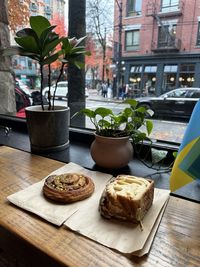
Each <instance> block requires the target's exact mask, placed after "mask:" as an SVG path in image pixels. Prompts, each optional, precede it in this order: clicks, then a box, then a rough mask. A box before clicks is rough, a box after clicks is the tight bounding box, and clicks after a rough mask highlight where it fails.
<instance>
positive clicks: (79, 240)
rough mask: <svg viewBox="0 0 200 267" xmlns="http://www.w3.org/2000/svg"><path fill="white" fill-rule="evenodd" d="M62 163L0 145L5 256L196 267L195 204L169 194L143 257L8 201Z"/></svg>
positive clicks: (111, 266) (199, 228) (198, 218)
mask: <svg viewBox="0 0 200 267" xmlns="http://www.w3.org/2000/svg"><path fill="white" fill-rule="evenodd" d="M63 165H64V163H61V162H58V161H55V160H51V159H47V158H45V157H40V156H36V155H33V154H30V153H27V152H23V151H20V150H16V149H13V148H9V147H5V146H1V147H0V192H1V193H0V249H3V250H4V251H5V253H6V254H7V255H9V256H10V257H13V258H15V259H17V262H21V263H24V265H23V266H48V267H49V266H54V267H55V266H73V267H76V266H77V267H84V266H87V267H88V266H95V267H98V266H102V267H106V266H108V267H118V266H123V267H124V266H125V267H126V266H127V267H128V266H152V267H157V266H162V267H168V266H169V267H172V266H175V267H179V266H183V267H188V266H196V267H197V266H198V267H199V266H200V205H199V204H196V203H193V202H189V201H186V200H182V199H179V198H175V197H170V200H169V203H168V206H167V208H166V211H165V213H164V216H163V218H162V221H161V224H160V226H159V229H158V231H157V234H156V237H155V239H154V242H153V244H152V247H151V250H150V253H149V254H148V255H146V256H144V257H142V258H137V257H131V258H127V257H125V256H123V255H121V254H119V253H116V252H115V251H113V250H111V249H109V248H106V247H104V246H102V245H99V244H97V243H95V242H93V241H91V240H89V239H87V238H84V237H82V236H80V235H78V234H76V233H73V232H71V231H69V230H67V229H66V228H65V227H64V226H62V227H60V228H58V227H55V226H53V225H51V224H50V223H48V222H46V221H44V220H42V219H41V218H39V217H37V216H35V215H34V214H31V213H29V212H26V211H24V210H21V209H19V208H17V207H15V206H14V205H12V204H10V203H9V202H8V201H7V200H6V197H7V196H8V195H10V194H12V193H14V192H16V191H19V190H21V189H24V188H26V187H28V186H29V185H31V184H33V183H35V182H37V181H39V180H41V179H42V178H44V177H45V176H46V175H48V174H49V173H50V172H52V171H54V170H56V169H57V168H60V167H61V166H63ZM38 263H40V264H39V265H38ZM36 264H37V265H36Z"/></svg>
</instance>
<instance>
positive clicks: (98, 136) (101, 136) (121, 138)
mask: <svg viewBox="0 0 200 267" xmlns="http://www.w3.org/2000/svg"><path fill="white" fill-rule="evenodd" d="M94 135H95V137H97V138H102V139H110V140H116V139H119V140H123V139H129V138H130V136H129V135H127V136H122V137H110V136H103V135H99V134H97V133H96V132H95V133H94Z"/></svg>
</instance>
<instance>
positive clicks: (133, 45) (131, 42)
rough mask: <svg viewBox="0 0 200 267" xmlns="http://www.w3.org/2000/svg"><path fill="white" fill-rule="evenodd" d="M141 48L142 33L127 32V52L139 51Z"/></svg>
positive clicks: (137, 31)
mask: <svg viewBox="0 0 200 267" xmlns="http://www.w3.org/2000/svg"><path fill="white" fill-rule="evenodd" d="M139 46H140V31H139V30H133V31H127V32H125V50H126V51H134V50H138V49H139Z"/></svg>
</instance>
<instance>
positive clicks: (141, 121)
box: [76, 99, 153, 144]
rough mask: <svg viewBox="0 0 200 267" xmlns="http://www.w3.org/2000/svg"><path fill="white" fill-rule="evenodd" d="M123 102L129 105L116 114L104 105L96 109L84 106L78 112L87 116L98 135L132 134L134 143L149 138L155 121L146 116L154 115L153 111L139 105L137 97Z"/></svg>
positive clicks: (120, 135)
mask: <svg viewBox="0 0 200 267" xmlns="http://www.w3.org/2000/svg"><path fill="white" fill-rule="evenodd" d="M123 103H124V104H128V107H125V108H124V109H123V110H122V111H121V112H119V113H118V114H114V113H113V111H112V110H111V109H108V108H104V107H99V108H97V109H95V110H91V109H88V108H84V109H81V110H80V111H79V112H78V113H77V114H84V115H85V116H87V117H88V118H89V119H90V121H91V122H92V124H93V125H94V127H95V130H96V134H98V135H101V136H107V137H123V136H130V137H131V139H132V141H133V143H134V144H137V143H138V142H140V141H143V140H145V139H148V136H149V135H150V134H151V132H152V129H153V122H152V121H151V120H148V119H146V117H147V116H148V117H149V116H152V111H151V110H149V109H147V108H145V107H139V106H138V102H137V101H136V100H135V99H127V100H125V101H124V102H123ZM77 114H76V115H77ZM142 126H143V127H144V128H145V130H144V131H142V130H141V127H142Z"/></svg>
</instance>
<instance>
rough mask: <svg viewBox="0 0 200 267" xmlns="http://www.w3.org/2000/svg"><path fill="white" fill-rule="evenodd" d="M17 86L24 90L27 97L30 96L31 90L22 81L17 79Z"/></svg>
mask: <svg viewBox="0 0 200 267" xmlns="http://www.w3.org/2000/svg"><path fill="white" fill-rule="evenodd" d="M15 84H16V86H17V87H18V88H20V89H22V90H23V91H24V92H25V93H26V94H27V95H30V88H29V87H28V85H26V84H25V83H24V82H23V81H22V80H20V79H17V78H16V80H15Z"/></svg>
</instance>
